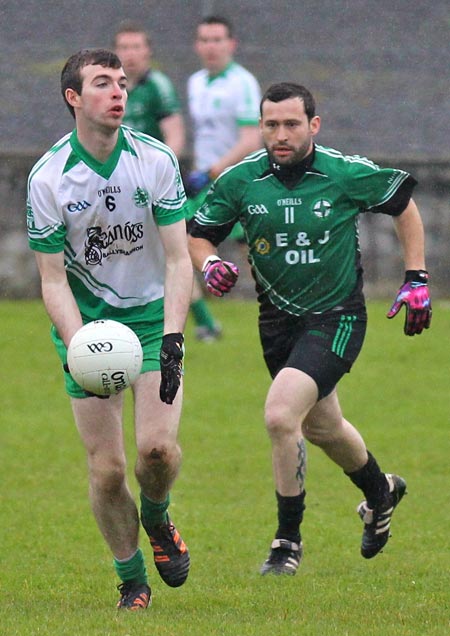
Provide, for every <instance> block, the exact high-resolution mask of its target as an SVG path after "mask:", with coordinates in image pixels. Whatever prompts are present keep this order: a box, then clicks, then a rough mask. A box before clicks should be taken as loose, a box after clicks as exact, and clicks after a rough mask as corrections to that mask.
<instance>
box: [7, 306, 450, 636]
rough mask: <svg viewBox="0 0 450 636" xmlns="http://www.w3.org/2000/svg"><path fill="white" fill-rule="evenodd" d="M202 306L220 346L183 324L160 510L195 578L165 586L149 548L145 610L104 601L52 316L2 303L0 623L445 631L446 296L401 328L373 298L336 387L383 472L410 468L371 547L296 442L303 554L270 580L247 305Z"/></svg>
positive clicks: (256, 375)
mask: <svg viewBox="0 0 450 636" xmlns="http://www.w3.org/2000/svg"><path fill="white" fill-rule="evenodd" d="M213 307H214V311H215V313H216V314H217V316H218V317H219V319H220V320H221V322H222V323H223V325H224V329H225V334H226V335H225V337H224V339H223V340H222V341H221V342H219V343H217V344H214V345H206V344H202V343H197V342H195V341H194V340H193V338H192V325H191V324H189V325H188V328H187V343H188V349H187V356H186V390H185V406H184V411H183V419H182V426H181V433H180V437H181V444H182V447H183V452H184V460H183V468H182V472H181V475H180V478H179V480H178V481H177V484H176V488H175V489H174V492H173V497H172V501H173V503H172V507H171V510H172V514H173V517H174V519H175V521H176V523H177V525H178V526H179V528H180V529H181V531H182V534H183V537H184V538H185V540H186V542H187V543H188V544H189V547H190V550H191V557H192V568H191V574H190V577H189V579H188V581H187V583H186V585H185V586H184V587H182V588H180V589H176V590H173V589H170V588H167V587H165V586H164V584H163V583H162V582H161V581H160V579H159V578H158V576H157V575H156V573H155V570H154V566H153V565H152V563H151V558H150V549H149V548H148V547H147V546H145V552H146V555H147V561H148V569H149V571H150V577H151V584H152V589H153V594H154V602H153V607H152V608H151V609H150V610H149V611H148V612H145V613H142V614H129V613H120V614H117V613H116V611H115V610H114V605H115V602H116V599H117V592H116V590H115V587H114V585H115V583H116V581H115V575H114V573H113V568H112V562H111V556H110V554H109V552H108V550H107V548H106V546H105V545H104V543H103V541H102V539H101V538H100V535H99V532H98V530H97V528H96V526H95V523H94V520H93V517H92V515H91V512H90V509H89V504H88V500H87V481H86V468H85V458H84V453H83V450H82V448H81V444H80V442H79V440H78V436H77V433H76V431H75V427H74V425H73V423H72V416H71V412H70V407H69V403H68V400H67V398H66V397H65V395H64V392H63V389H62V375H61V373H60V370H59V363H58V361H57V357H56V354H55V353H54V351H53V345H52V344H51V341H50V338H49V335H48V328H49V323H48V319H47V317H46V315H45V312H44V310H43V308H42V305H41V303H39V302H20V303H19V302H17V303H16V302H3V303H0V327H1V328H0V351H1V360H2V364H1V367H2V371H1V377H2V385H3V399H2V406H1V410H0V427H1V428H0V430H1V444H0V484H1V490H0V492H1V494H0V520H1V529H2V532H1V535H0V536H1V542H0V548H1V550H0V558H1V561H0V563H1V571H0V598H1V602H0V619H1V620H0V634H2V636H13V635H14V636H16V635H17V636H29V635H30V636H31V635H33V636H34V635H36V636H37V635H39V636H41V635H42V636H50V635H51V636H60V635H74V636H75V635H78V634H80V635H81V636H85V635H86V636H97V635H98V636H100V635H101V636H110V635H111V636H135V635H136V636H137V635H139V636H141V635H144V634H154V635H161V636H188V635H192V636H203V635H204V634H208V635H211V636H215V635H230V636H246V635H255V636H265V635H266V634H267V635H269V634H270V635H275V636H284V635H286V636H288V635H289V636H293V635H294V634H301V635H302V636H331V635H339V636H345V635H349V636H359V635H361V636H372V635H374V636H375V635H376V636H379V635H383V636H410V635H411V636H412V635H414V636H416V635H417V636H444V635H448V634H449V633H450V625H449V588H450V580H449V569H450V558H449V553H450V552H449V547H450V546H449V539H448V536H449V521H450V519H449V495H448V491H449V479H448V477H449V471H448V465H449V462H448V456H449V451H450V444H449V427H448V424H449V420H450V417H449V415H450V407H449V346H448V343H449V336H448V334H449V333H450V306H449V304H448V303H447V304H445V303H440V304H439V303H436V306H435V315H434V318H433V326H432V329H431V330H430V331H428V332H426V333H425V334H423V335H422V336H420V337H414V338H406V337H405V336H403V334H402V320H403V318H397V319H396V320H394V321H387V320H386V319H385V318H384V313H385V311H386V308H387V303H386V304H383V303H379V302H378V303H371V304H370V305H369V316H370V322H369V331H368V335H367V339H366V343H365V347H364V349H363V352H362V354H361V356H360V358H359V360H358V362H357V363H356V365H355V367H354V370H353V371H352V373H351V374H350V375H349V376H347V377H346V378H345V379H344V380H343V381H342V382H341V386H340V396H341V403H342V406H343V409H344V413H345V415H346V417H347V419H349V420H350V421H352V422H353V423H354V424H355V425H357V427H358V428H359V429H360V431H361V432H362V434H363V435H364V437H365V439H366V442H367V444H368V447H369V448H370V449H371V450H372V451H373V452H374V453H375V455H376V456H377V458H378V460H379V461H380V463H381V465H382V467H383V468H385V469H386V470H395V471H398V472H400V473H401V474H402V475H404V476H405V477H406V479H407V481H408V489H409V495H408V496H407V497H406V499H405V500H404V503H402V505H401V506H400V507H399V509H398V511H397V512H396V514H395V517H394V523H393V533H394V536H393V537H392V539H391V541H390V542H389V544H388V546H387V548H386V549H385V551H384V553H383V554H381V555H379V556H378V557H377V558H376V559H374V560H373V561H364V560H363V559H362V558H361V557H360V555H359V543H360V536H361V529H362V525H361V523H360V521H359V520H358V518H357V515H356V514H355V507H356V505H357V503H358V502H359V500H360V496H359V493H358V492H357V491H355V489H354V487H353V486H352V485H351V484H350V482H349V480H348V479H347V478H346V477H345V476H344V475H343V473H342V471H340V470H339V469H338V468H337V467H336V466H334V465H333V464H332V463H331V462H330V461H329V460H327V459H326V458H325V457H324V456H323V454H322V453H321V452H320V451H319V450H318V449H316V448H313V447H311V446H309V447H308V450H309V468H308V482H307V490H308V497H307V505H308V507H307V512H306V520H305V523H304V526H303V536H304V542H305V557H304V562H303V564H302V566H301V569H300V571H299V573H298V575H297V576H296V577H292V578H290V577H288V578H281V579H280V578H267V577H266V578H262V577H261V576H260V575H259V574H258V568H259V566H260V564H261V562H262V560H263V559H264V558H265V556H266V552H267V550H268V546H269V544H270V541H271V539H272V535H273V532H274V529H275V520H276V519H275V518H276V514H275V502H274V488H273V483H272V477H271V469H270V459H269V458H270V448H269V443H268V440H267V437H266V434H265V431H264V426H263V421H262V412H263V404H264V398H265V394H266V391H267V389H268V386H269V377H268V374H267V372H266V371H265V368H264V366H263V363H262V358H261V354H260V349H259V343H258V338H257V333H256V328H255V327H256V307H255V305H254V304H253V303H247V302H242V301H232V300H226V301H222V302H214V303H213ZM130 406H131V404H130V400H129V399H128V400H127V405H126V420H127V424H126V440H127V447H128V451H129V457H130V481H131V482H132V484H133V489H134V492H137V489H136V486H135V484H134V481H133V477H132V464H133V458H134V449H133V443H132V440H133V435H132V430H131V426H130V420H131V409H130Z"/></svg>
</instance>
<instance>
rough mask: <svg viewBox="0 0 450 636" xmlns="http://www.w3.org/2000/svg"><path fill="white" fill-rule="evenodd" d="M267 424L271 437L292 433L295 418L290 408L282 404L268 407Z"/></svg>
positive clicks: (272, 404)
mask: <svg viewBox="0 0 450 636" xmlns="http://www.w3.org/2000/svg"><path fill="white" fill-rule="evenodd" d="M264 418H265V423H266V429H267V432H268V433H269V435H270V436H271V437H277V436H278V435H284V434H286V433H290V432H291V431H292V428H293V417H292V413H291V411H290V409H289V408H287V407H286V405H285V404H282V403H271V404H267V405H266V409H265V415H264Z"/></svg>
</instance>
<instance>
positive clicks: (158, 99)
mask: <svg viewBox="0 0 450 636" xmlns="http://www.w3.org/2000/svg"><path fill="white" fill-rule="evenodd" d="M114 49H115V52H116V54H117V55H118V57H119V58H120V60H121V62H122V65H123V69H124V71H125V73H126V75H127V79H128V88H127V90H128V102H127V106H126V112H125V117H124V120H123V122H124V124H126V125H127V126H131V127H132V128H135V129H136V130H140V131H141V132H144V133H146V134H147V135H151V136H152V137H155V138H156V139H159V140H160V141H163V142H164V143H165V144H167V145H168V146H169V147H170V148H171V149H172V150H173V151H174V153H175V154H176V155H177V157H178V159H181V157H182V155H183V151H184V148H185V126H184V119H183V115H182V112H181V105H180V100H179V98H178V95H177V92H176V90H175V87H174V85H173V83H172V82H171V80H170V79H169V78H168V77H167V75H165V74H164V73H162V72H161V71H159V70H156V69H153V68H151V61H152V55H153V53H152V47H151V38H150V35H149V34H148V32H147V31H146V30H145V29H143V28H142V27H141V26H140V25H139V24H138V23H136V22H132V21H130V20H129V21H125V22H122V23H121V24H120V25H119V27H118V29H117V31H116V33H115V35H114ZM191 313H192V316H193V318H194V322H195V325H196V327H195V333H196V337H197V338H198V339H199V340H204V341H211V340H214V339H215V338H216V337H217V336H218V335H219V333H220V328H219V326H218V324H217V323H216V322H215V321H214V318H213V316H212V313H211V311H210V309H209V307H208V304H207V303H206V300H205V299H204V298H203V293H202V290H201V287H200V286H199V284H198V282H196V284H195V286H194V291H193V296H192V300H191Z"/></svg>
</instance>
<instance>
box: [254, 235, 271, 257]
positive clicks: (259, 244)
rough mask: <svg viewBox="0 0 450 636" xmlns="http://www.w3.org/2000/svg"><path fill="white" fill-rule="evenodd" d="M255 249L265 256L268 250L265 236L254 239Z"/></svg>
mask: <svg viewBox="0 0 450 636" xmlns="http://www.w3.org/2000/svg"><path fill="white" fill-rule="evenodd" d="M255 250H256V251H257V252H258V254H260V255H261V256H265V255H266V254H268V253H269V252H270V243H269V241H268V240H267V239H265V238H259V239H257V240H256V241H255Z"/></svg>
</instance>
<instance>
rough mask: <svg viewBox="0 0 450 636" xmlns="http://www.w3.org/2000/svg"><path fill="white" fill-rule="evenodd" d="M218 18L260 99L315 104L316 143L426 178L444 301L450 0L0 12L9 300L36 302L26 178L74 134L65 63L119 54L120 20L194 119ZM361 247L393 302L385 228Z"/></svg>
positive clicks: (222, 1) (44, 4)
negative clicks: (281, 94) (149, 43)
mask: <svg viewBox="0 0 450 636" xmlns="http://www.w3.org/2000/svg"><path fill="white" fill-rule="evenodd" d="M209 13H219V14H223V15H225V16H226V17H228V18H230V19H231V20H232V22H233V23H234V25H235V29H236V35H237V38H238V41H239V47H238V52H237V56H236V57H237V60H238V61H240V62H241V63H243V64H244V65H245V66H247V67H248V68H249V69H250V70H251V71H253V72H254V73H255V74H256V76H257V77H258V79H259V80H260V83H261V86H262V87H263V89H264V88H267V86H269V85H270V84H271V83H273V82H278V81H282V80H293V81H297V82H300V83H302V84H305V85H306V86H308V88H310V89H311V90H312V92H313V93H314V95H315V96H316V99H317V102H318V112H319V114H320V115H321V117H322V130H321V133H320V137H319V138H318V141H319V143H322V144H323V145H327V146H331V147H335V148H338V149H339V150H342V151H343V152H345V153H347V154H360V155H365V156H368V157H370V158H372V159H374V160H377V158H378V160H379V162H380V163H384V164H386V165H395V166H399V167H404V168H405V169H408V168H409V169H410V170H411V172H412V173H413V174H414V175H415V176H417V177H418V179H419V181H420V185H419V188H418V189H417V192H416V199H417V200H418V202H419V204H420V207H421V210H422V213H423V216H424V220H425V224H426V229H427V253H428V266H429V269H430V270H431V272H432V274H433V285H434V287H435V290H436V291H435V293H437V294H440V295H445V296H448V295H449V289H450V283H449V278H450V275H449V271H450V270H449V249H448V243H449V239H450V232H449V230H450V228H449V209H448V192H449V184H450V174H449V173H450V169H449V165H450V146H449V135H448V122H449V121H450V100H449V95H450V71H449V65H448V60H449V59H450V4H449V2H448V0H434V2H430V0H415V1H414V2H411V0H364V1H363V0H322V1H321V2H317V0H285V1H281V0H271V1H269V0H164V2H161V0H121V2H118V3H113V4H111V2H109V0H95V1H93V0H79V1H78V2H72V1H69V0H59V1H58V2H56V1H54V0H23V2H20V3H17V2H13V1H12V0H0V52H1V55H0V85H1V87H2V90H1V92H0V153H2V154H1V155H0V297H4V296H5V295H8V296H27V295H35V294H37V293H38V291H37V290H38V285H37V276H36V272H35V266H34V261H33V259H32V258H31V256H30V254H29V252H28V248H27V243H26V235H25V215H24V205H25V204H24V202H25V190H26V176H27V173H28V170H29V168H30V166H31V164H32V163H33V161H34V159H35V158H36V157H37V156H39V155H41V154H43V152H45V150H47V148H49V147H50V146H51V145H52V144H53V143H54V142H55V141H56V140H57V139H59V138H60V137H61V136H62V135H63V134H65V133H66V132H67V131H68V130H70V129H71V127H72V126H73V120H72V119H71V118H70V116H69V113H68V111H67V109H66V108H65V106H64V105H63V103H62V99H61V96H60V88H59V76H60V72H61V68H62V66H63V64H64V62H65V60H66V59H67V57H68V56H69V55H70V54H72V53H73V52H74V51H76V50H78V49H80V48H84V47H97V46H107V47H108V46H110V45H111V39H112V35H113V33H114V31H115V28H116V26H117V24H118V23H119V21H120V20H123V19H125V18H131V19H134V20H137V21H140V22H141V23H142V24H143V26H144V27H146V28H147V29H148V30H149V31H150V32H151V33H152V35H153V44H154V54H155V66H158V67H159V68H161V69H162V70H163V71H165V72H166V73H168V74H169V75H170V76H171V77H172V79H173V81H174V82H175V85H176V86H177V88H178V91H179V93H180V97H181V98H182V101H183V104H184V105H185V103H186V102H185V88H186V79H187V77H188V75H189V74H190V73H192V72H194V71H195V70H197V68H198V60H197V59H196V56H195V53H194V51H193V46H192V44H193V38H194V33H195V27H196V24H197V22H198V19H199V18H200V17H201V16H203V15H206V14H209ZM361 239H362V247H363V255H364V263H365V267H366V271H367V275H366V279H367V289H368V291H369V293H372V290H373V293H375V294H380V293H382V294H384V293H390V294H392V288H393V287H395V285H396V284H397V283H398V280H399V279H400V278H401V275H402V273H401V271H402V266H401V259H400V255H399V251H398V248H397V245H396V243H395V239H394V234H393V231H392V223H391V222H390V219H384V218H378V217H377V218H375V217H373V218H372V217H371V216H367V217H364V218H362V219H361ZM226 249H228V246H227V247H226ZM230 249H231V246H230ZM237 257H240V252H239V253H238V254H237ZM248 287H250V283H249V282H248V280H247V279H245V280H244V281H243V282H242V285H241V289H247V288H248Z"/></svg>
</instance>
